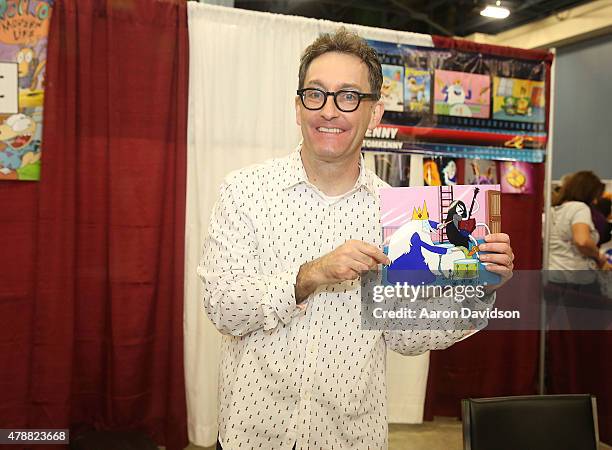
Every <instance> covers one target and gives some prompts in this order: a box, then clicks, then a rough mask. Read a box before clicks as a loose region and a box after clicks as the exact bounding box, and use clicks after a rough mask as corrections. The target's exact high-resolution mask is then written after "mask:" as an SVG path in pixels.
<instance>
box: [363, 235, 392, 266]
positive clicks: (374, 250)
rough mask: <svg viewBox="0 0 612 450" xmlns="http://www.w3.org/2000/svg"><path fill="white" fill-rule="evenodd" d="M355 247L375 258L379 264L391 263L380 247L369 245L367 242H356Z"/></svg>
mask: <svg viewBox="0 0 612 450" xmlns="http://www.w3.org/2000/svg"><path fill="white" fill-rule="evenodd" d="M355 247H356V248H357V250H359V251H360V252H362V253H365V254H366V255H368V256H370V257H372V258H374V259H375V260H376V262H377V263H380V264H385V265H388V264H390V263H391V261H390V260H389V258H388V257H387V255H385V254H384V253H383V252H382V251H381V250H380V249H379V248H378V247H376V246H374V245H372V244H368V243H367V242H362V241H355Z"/></svg>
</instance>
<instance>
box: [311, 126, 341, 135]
mask: <svg viewBox="0 0 612 450" xmlns="http://www.w3.org/2000/svg"><path fill="white" fill-rule="evenodd" d="M317 131H318V132H320V133H328V134H339V133H343V132H344V130H341V129H340V128H328V127H317Z"/></svg>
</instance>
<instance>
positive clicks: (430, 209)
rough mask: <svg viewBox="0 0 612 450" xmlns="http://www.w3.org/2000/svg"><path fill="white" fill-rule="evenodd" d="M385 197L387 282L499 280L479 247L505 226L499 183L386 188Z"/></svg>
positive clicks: (385, 276) (384, 241) (493, 281)
mask: <svg viewBox="0 0 612 450" xmlns="http://www.w3.org/2000/svg"><path fill="white" fill-rule="evenodd" d="M380 197H381V225H382V230H383V245H384V252H385V254H386V255H387V256H388V257H389V260H390V261H391V264H390V265H389V266H385V267H383V278H384V280H385V282H386V283H387V284H394V283H408V284H436V283H438V282H442V283H448V282H449V281H451V282H452V281H457V282H461V283H464V282H465V283H471V282H473V283H495V282H496V281H498V280H499V278H498V276H497V275H495V274H492V273H491V272H489V271H487V270H486V268H485V266H486V263H483V262H481V260H480V257H481V254H482V251H481V250H480V248H479V245H480V244H482V243H483V242H484V237H485V235H487V234H489V233H497V232H499V231H500V229H501V197H500V192H499V185H490V186H468V185H456V186H439V187H434V186H422V187H408V188H384V189H381V190H380Z"/></svg>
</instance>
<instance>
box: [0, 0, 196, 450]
mask: <svg viewBox="0 0 612 450" xmlns="http://www.w3.org/2000/svg"><path fill="white" fill-rule="evenodd" d="M187 67H188V41H187V13H186V4H185V2H184V0H183V1H179V0H158V1H154V2H153V1H150V0H124V1H112V0H107V1H99V0H78V1H77V0H71V1H69V0H65V1H58V2H56V4H55V7H54V11H53V16H52V23H51V29H50V35H49V44H48V58H47V75H46V80H47V81H46V90H45V109H44V130H43V133H44V134H43V144H42V145H43V166H42V175H41V181H40V182H38V183H35V182H2V183H0V204H1V205H2V210H3V214H2V220H1V221H0V235H2V236H3V237H4V239H3V242H4V245H3V246H2V250H3V251H2V255H1V256H0V258H2V273H3V274H2V277H1V278H2V283H0V367H1V368H2V370H0V392H1V393H2V395H1V396H0V425H1V426H0V428H67V427H72V429H76V428H77V427H79V426H82V425H88V426H94V427H96V428H98V429H128V428H130V429H140V430H143V431H145V432H147V433H148V434H149V435H150V436H151V437H152V438H153V439H154V440H155V441H156V442H157V443H158V444H159V445H165V446H166V447H167V448H169V449H182V448H184V447H185V446H186V445H187V443H188V441H187V427H186V408H185V393H184V392H185V391H184V377H183V350H182V346H183V333H182V332H183V328H182V323H183V318H182V316H183V252H184V249H183V247H184V217H185V178H186V129H187V119H186V117H187V105H186V99H187Z"/></svg>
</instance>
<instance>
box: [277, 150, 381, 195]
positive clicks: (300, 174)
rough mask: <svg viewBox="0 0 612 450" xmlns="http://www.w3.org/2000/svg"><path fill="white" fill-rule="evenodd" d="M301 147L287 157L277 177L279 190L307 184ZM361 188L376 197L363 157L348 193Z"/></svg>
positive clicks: (372, 181)
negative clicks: (281, 171)
mask: <svg viewBox="0 0 612 450" xmlns="http://www.w3.org/2000/svg"><path fill="white" fill-rule="evenodd" d="M301 151H302V145H301V144H300V145H298V147H297V148H296V149H295V150H294V151H293V152H292V153H291V154H290V155H289V157H288V160H287V165H286V166H284V167H283V168H282V169H281V170H283V173H281V174H280V177H279V185H280V187H281V189H289V188H290V187H293V186H295V185H297V184H300V183H309V181H308V176H307V175H306V170H305V169H304V163H303V162H302V156H301ZM361 186H363V187H364V188H365V189H367V190H368V191H369V192H370V193H371V194H372V195H376V187H375V185H374V176H373V175H372V173H370V172H369V171H368V170H366V168H365V161H364V159H363V155H361V156H360V159H359V176H358V177H357V182H356V183H355V186H354V187H353V189H351V190H350V191H349V192H347V194H348V193H350V192H354V191H356V190H358V189H359V188H360V187H361Z"/></svg>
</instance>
